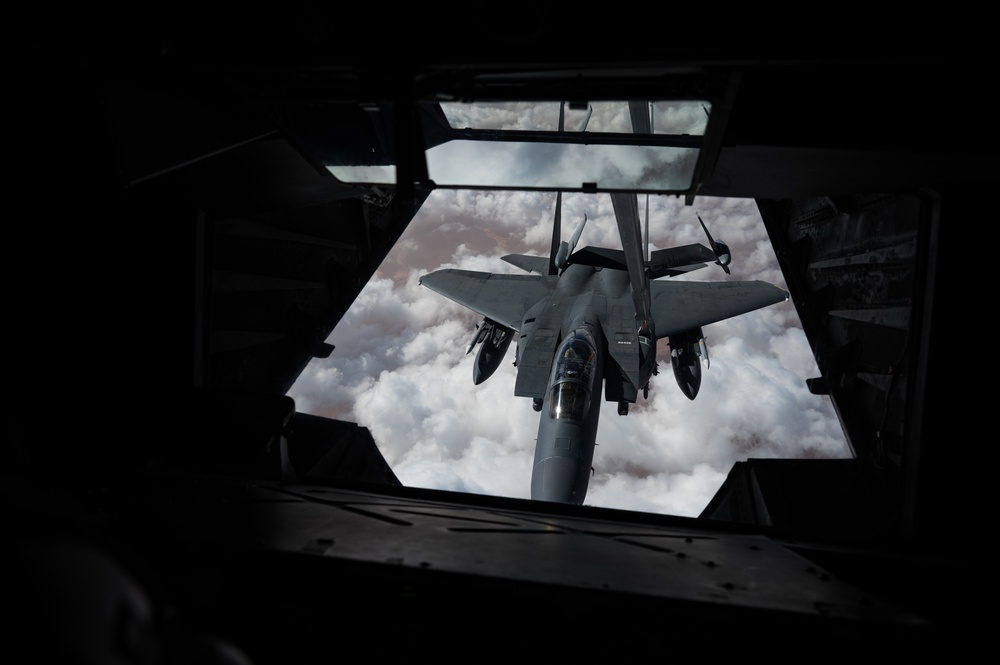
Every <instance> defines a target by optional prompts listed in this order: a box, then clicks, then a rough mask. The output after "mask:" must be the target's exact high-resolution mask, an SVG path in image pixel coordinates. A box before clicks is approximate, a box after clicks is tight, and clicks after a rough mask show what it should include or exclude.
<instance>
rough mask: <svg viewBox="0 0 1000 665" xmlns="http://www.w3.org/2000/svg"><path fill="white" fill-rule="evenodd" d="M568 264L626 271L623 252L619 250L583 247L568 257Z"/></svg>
mask: <svg viewBox="0 0 1000 665" xmlns="http://www.w3.org/2000/svg"><path fill="white" fill-rule="evenodd" d="M570 263H575V264H576V265H580V266H594V267H595V268H610V269H612V270H628V266H626V265H625V252H623V251H622V250H620V249H606V248H604V247H584V248H583V249H581V250H580V251H579V252H576V253H575V254H573V256H571V257H570Z"/></svg>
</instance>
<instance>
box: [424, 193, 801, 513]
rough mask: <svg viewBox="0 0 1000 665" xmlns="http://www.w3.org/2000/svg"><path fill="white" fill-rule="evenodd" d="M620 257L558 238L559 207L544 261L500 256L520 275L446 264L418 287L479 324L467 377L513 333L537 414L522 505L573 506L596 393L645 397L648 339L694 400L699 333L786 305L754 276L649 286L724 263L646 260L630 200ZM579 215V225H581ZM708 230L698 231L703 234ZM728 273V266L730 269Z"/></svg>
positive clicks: (667, 256) (619, 398)
mask: <svg viewBox="0 0 1000 665" xmlns="http://www.w3.org/2000/svg"><path fill="white" fill-rule="evenodd" d="M612 198H613V202H614V204H615V212H616V217H617V218H618V224H619V229H620V231H621V237H622V241H623V242H622V245H623V249H622V250H612V249H605V248H594V247H586V248H584V249H582V250H580V251H577V252H574V251H573V250H574V249H575V246H576V243H577V241H578V240H579V237H580V234H581V232H582V230H583V226H584V224H581V225H580V227H579V228H578V229H577V231H576V233H574V236H573V239H572V241H571V242H570V243H566V242H562V243H560V242H559V225H560V224H559V209H560V204H561V196H560V195H557V198H556V216H555V217H556V223H555V225H554V229H553V243H552V246H553V251H552V254H551V256H550V257H549V258H544V257H538V256H528V255H518V254H515V255H507V256H504V257H503V260H504V261H506V262H508V263H510V264H512V265H515V266H517V267H519V268H521V269H523V270H527V271H529V272H530V273H534V274H529V275H508V274H495V273H486V272H474V271H468V270H456V269H447V270H439V271H437V272H433V273H430V274H428V275H424V276H423V277H422V278H421V280H420V283H421V284H422V285H424V286H426V287H428V288H430V289H432V290H434V291H436V292H437V293H440V294H441V295H443V296H445V297H447V298H450V299H451V300H454V301H455V302H457V303H459V304H461V305H464V306H465V307H468V308H469V309H471V310H473V311H475V312H477V313H478V314H480V315H481V316H483V317H484V320H483V322H482V324H481V325H480V326H477V329H476V331H475V332H474V333H473V336H472V339H471V341H470V343H469V345H468V350H467V353H469V352H471V350H472V348H474V347H475V345H476V344H477V343H482V348H481V349H480V351H479V354H478V356H477V359H476V364H475V367H474V381H475V383H477V384H478V383H481V382H482V381H485V380H486V379H487V378H489V376H490V375H491V374H492V373H493V371H494V370H495V369H496V367H497V366H498V365H499V363H500V360H501V359H502V358H503V355H504V352H505V351H506V348H507V345H508V344H509V343H510V341H511V339H512V338H513V337H514V335H515V332H516V335H517V350H516V354H515V361H514V364H515V365H516V367H517V378H516V380H515V385H514V394H515V395H517V396H522V397H531V398H532V400H533V407H534V408H535V410H536V411H540V412H541V416H540V420H539V425H538V439H537V441H536V444H535V459H534V467H533V470H532V476H531V498H532V499H536V500H542V501H555V502H561V503H574V504H582V503H583V501H584V499H585V497H586V495H587V487H588V485H589V482H590V477H591V475H592V473H593V468H592V462H593V457H594V446H595V443H596V440H597V426H598V418H599V416H600V402H601V399H600V391H601V389H602V387H603V389H604V393H605V399H606V400H607V401H613V402H617V403H618V413H619V414H621V415H626V414H627V413H628V405H629V404H631V403H635V401H636V400H637V398H638V395H639V393H640V392H641V393H643V395H644V396H645V395H646V394H647V391H648V388H649V379H650V377H651V376H652V375H653V374H655V373H656V342H657V340H658V339H664V338H669V337H671V336H673V337H674V340H673V343H672V344H671V364H672V366H673V370H674V375H675V378H676V379H677V383H678V386H679V387H680V388H681V390H682V392H684V394H685V395H687V397H688V398H690V399H694V398H695V396H696V395H697V393H698V389H699V387H700V384H701V363H705V364H706V366H707V361H708V354H707V348H706V346H705V338H704V335H703V334H702V331H701V327H702V326H705V325H708V324H710V323H714V322H716V321H721V320H723V319H728V318H731V317H734V316H738V315H740V314H744V313H747V312H751V311H753V310H756V309H760V308H762V307H766V306H768V305H772V304H775V303H778V302H782V301H784V300H787V298H788V294H787V293H786V292H785V291H784V290H782V289H780V288H778V287H776V286H774V285H772V284H768V283H766V282H762V281H722V282H693V281H672V280H658V278H659V277H670V276H676V275H680V274H684V273H687V272H690V271H692V270H696V269H699V268H703V267H705V266H706V265H707V264H708V263H717V264H719V265H720V266H723V267H725V264H727V263H728V262H729V251H728V247H726V246H725V244H724V243H722V242H721V241H719V242H717V241H714V240H712V239H711V236H710V235H709V240H710V243H711V244H712V246H713V249H709V248H707V247H705V246H704V245H700V244H693V245H685V246H683V247H674V248H670V249H665V250H658V251H655V252H653V253H652V254H651V255H650V257H649V260H644V256H643V254H644V252H643V250H642V249H641V246H640V237H641V232H640V231H639V222H638V213H637V206H636V197H635V195H634V194H613V195H612ZM585 222H586V218H584V223H585ZM706 231H707V229H706ZM727 272H728V269H727Z"/></svg>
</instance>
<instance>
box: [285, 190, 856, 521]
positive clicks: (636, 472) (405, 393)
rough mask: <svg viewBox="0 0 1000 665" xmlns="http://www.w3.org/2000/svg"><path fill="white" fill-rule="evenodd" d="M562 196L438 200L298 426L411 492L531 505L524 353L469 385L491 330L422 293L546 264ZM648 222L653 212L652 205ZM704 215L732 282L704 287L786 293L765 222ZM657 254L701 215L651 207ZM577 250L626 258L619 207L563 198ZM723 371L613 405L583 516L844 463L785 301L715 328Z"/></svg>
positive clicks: (649, 506) (692, 233) (313, 391)
mask: <svg viewBox="0 0 1000 665" xmlns="http://www.w3.org/2000/svg"><path fill="white" fill-rule="evenodd" d="M554 200H555V197H554V195H553V194H550V193H544V192H471V191H463V190H458V191H456V190H450V191H443V190H438V191H435V192H434V193H433V194H432V195H431V197H429V198H428V200H427V202H426V203H425V204H424V206H423V208H422V209H421V210H420V212H419V213H418V214H417V216H416V217H415V218H414V220H413V221H412V222H411V224H410V227H409V228H408V229H407V231H406V233H405V234H404V237H403V239H402V240H401V241H400V242H399V243H398V244H397V246H396V248H394V249H393V251H392V252H391V253H390V255H389V257H388V258H387V259H386V261H385V263H384V264H383V266H382V267H381V268H380V270H379V271H378V273H377V274H376V275H375V277H374V278H373V279H372V280H371V281H370V282H369V283H368V285H367V286H366V287H365V288H364V290H363V291H362V292H361V294H360V295H359V297H358V298H357V300H356V301H355V303H354V305H353V307H352V308H351V309H350V311H349V312H348V313H347V315H346V316H345V317H344V319H343V320H342V321H341V323H340V325H338V327H337V328H336V330H334V332H333V334H332V335H331V336H330V339H329V341H330V343H332V344H334V345H335V346H336V349H335V351H334V353H333V354H332V355H331V356H330V357H329V358H326V359H317V360H314V361H313V362H312V363H311V364H310V365H309V366H308V367H307V368H306V370H305V371H303V373H302V375H301V376H300V378H299V380H298V381H297V382H296V384H295V385H294V386H293V387H292V389H291V390H290V391H289V394H290V395H291V396H292V397H293V398H294V399H295V401H296V407H297V409H298V410H299V411H302V412H306V413H313V414H316V415H322V416H327V417H332V418H339V419H344V420H350V421H354V422H357V423H358V424H360V425H362V426H365V427H367V428H369V429H370V430H371V432H372V435H373V437H374V439H375V441H376V443H377V444H378V445H379V448H380V450H381V451H382V453H383V455H384V456H385V457H386V460H387V461H388V463H389V464H390V466H392V468H393V470H394V472H395V473H396V475H397V476H398V477H399V479H400V480H401V482H403V484H405V485H410V486H415V487H428V488H436V489H446V490H455V491H462V492H473V493H481V494H492V495H499V496H512V497H519V498H527V497H528V496H529V492H530V477H531V465H532V455H533V451H534V444H535V437H536V436H537V430H538V414H537V413H535V412H534V411H533V410H532V409H531V400H528V399H526V398H518V397H515V396H514V381H515V378H516V369H515V368H514V367H513V364H512V363H513V358H514V351H513V348H511V349H510V350H509V351H508V354H507V357H506V358H505V359H504V361H503V362H502V363H501V366H500V368H499V369H498V370H497V372H496V374H494V375H493V376H492V377H491V378H490V379H489V380H488V381H487V382H485V383H484V384H482V385H479V386H475V385H473V383H472V365H473V362H474V360H475V352H473V353H472V354H469V355H466V354H465V349H466V346H467V344H468V342H469V338H470V336H471V334H472V331H473V329H474V326H475V324H476V323H478V322H479V317H478V316H477V315H476V314H474V313H473V312H471V311H469V310H467V309H465V308H463V307H461V306H460V305H457V304H456V303H453V302H452V301H450V300H448V299H447V298H444V297H443V296H440V295H438V294H436V293H434V292H432V291H430V289H427V288H424V287H422V286H420V285H419V284H418V280H419V277H420V276H421V275H422V274H426V273H429V272H432V271H434V270H437V269H439V268H442V267H459V268H463V269H469V270H483V271H490V272H504V273H518V272H519V271H518V270H517V269H516V268H514V267H513V266H511V265H508V264H506V263H504V262H502V261H501V260H500V258H499V257H500V256H502V255H504V254H508V253H529V254H536V255H539V256H545V255H547V253H548V251H549V243H550V238H551V223H552V211H553V208H554ZM639 209H640V215H642V214H643V211H644V210H645V200H644V197H640V202H639ZM697 211H698V212H699V213H700V214H701V216H702V218H703V219H704V220H705V222H706V223H707V224H708V225H709V228H710V230H711V231H712V234H713V235H714V236H715V237H716V238H717V239H720V238H721V239H724V240H726V241H727V242H728V243H729V245H730V247H731V248H732V250H733V264H732V266H731V267H732V271H733V275H732V276H726V275H725V274H724V273H723V272H722V271H721V270H720V269H719V268H718V267H716V266H709V267H708V268H706V269H704V270H701V271H698V272H696V273H694V274H693V275H691V276H689V277H686V279H687V278H690V279H698V280H724V279H764V280H765V281H769V282H772V283H774V284H777V285H778V286H781V287H783V288H784V286H785V285H784V282H783V280H782V277H781V272H780V270H779V269H778V267H777V263H776V261H775V259H774V255H773V252H772V251H771V248H770V244H769V242H768V240H767V235H766V232H765V230H764V228H763V224H762V223H761V221H760V216H759V213H758V212H757V208H756V205H755V204H754V203H753V201H751V200H737V199H732V200H729V199H719V200H715V199H699V200H698V201H697ZM650 212H651V215H650V244H651V247H652V248H665V247H670V246H675V245H681V244H687V243H693V242H702V243H704V242H705V236H704V231H703V230H702V229H701V225H700V224H699V223H698V220H697V218H696V217H695V210H694V209H692V208H690V207H685V206H684V205H683V202H682V201H680V200H679V199H677V198H676V197H666V196H654V197H650ZM584 214H587V216H588V222H587V227H586V230H585V231H584V234H583V238H582V240H581V245H595V246H605V247H620V241H619V240H618V230H617V224H616V223H615V220H614V211H613V208H612V206H611V201H610V197H608V196H606V195H603V196H601V195H596V196H595V195H582V194H567V195H564V198H563V231H562V236H563V238H564V239H565V238H568V237H569V236H570V235H571V234H572V232H573V230H574V229H575V228H576V226H577V224H578V223H579V221H580V220H582V219H583V215H584ZM704 332H705V334H706V336H707V338H708V344H709V353H710V357H711V367H710V368H709V369H707V370H705V371H704V372H703V379H702V387H701V392H700V393H699V395H698V398H697V399H696V400H694V401H691V400H688V399H687V398H686V397H685V396H684V395H683V394H682V393H681V392H680V390H679V389H678V388H677V386H676V383H675V381H674V377H673V373H672V371H671V369H670V359H669V349H668V347H667V344H666V343H665V342H664V341H663V340H661V341H660V343H659V347H658V360H659V368H660V373H659V375H658V376H656V377H654V378H653V381H652V386H651V390H650V395H649V399H648V400H643V399H642V398H641V397H640V400H639V402H638V403H637V404H635V405H633V406H632V409H631V412H630V414H629V415H628V416H625V417H622V416H619V415H618V414H617V408H616V405H615V404H613V403H609V402H603V403H602V412H601V421H600V425H599V429H598V434H597V443H598V447H597V449H596V452H595V455H594V476H593V478H592V480H591V483H590V488H589V491H588V496H587V501H586V503H588V504H590V505H597V506H607V507H614V508H623V509H629V510H640V511H647V512H656V513H667V514H674V515H687V516H695V515H697V514H698V513H700V512H701V510H702V509H703V508H704V507H705V505H706V504H707V503H708V501H709V500H710V499H711V497H712V496H713V495H714V493H715V491H716V490H717V489H718V487H719V486H720V485H721V483H722V482H723V480H724V479H725V477H726V475H727V474H728V473H729V470H730V469H731V468H732V465H733V463H734V462H736V461H740V460H745V459H748V458H761V457H769V458H803V457H809V458H817V457H822V458H830V457H848V456H849V454H850V453H849V449H848V446H847V444H846V442H845V439H844V435H843V432H842V430H841V427H840V424H839V421H838V420H837V417H836V415H835V413H834V410H833V408H832V405H831V403H830V402H829V400H828V398H825V397H817V396H815V395H812V394H810V393H809V391H808V390H807V388H806V384H805V380H806V379H807V378H810V377H813V376H818V370H817V369H816V366H815V362H814V360H813V356H812V353H811V350H810V348H809V344H808V342H807V340H806V337H805V335H804V333H803V332H802V330H801V327H800V326H799V324H798V319H797V316H796V315H795V310H794V307H793V305H792V304H791V303H790V302H786V303H781V304H778V305H774V306H772V307H769V308H766V309H763V310H759V311H757V312H752V313H750V314H746V315H744V316H740V317H736V318H734V319H729V320H727V321H722V322H719V323H716V324H713V325H711V326H707V327H706V328H705V329H704Z"/></svg>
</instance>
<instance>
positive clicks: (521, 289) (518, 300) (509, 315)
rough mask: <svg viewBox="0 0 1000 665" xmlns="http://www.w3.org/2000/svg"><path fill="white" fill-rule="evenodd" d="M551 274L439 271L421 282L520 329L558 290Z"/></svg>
mask: <svg viewBox="0 0 1000 665" xmlns="http://www.w3.org/2000/svg"><path fill="white" fill-rule="evenodd" d="M557 279H558V278H556V277H550V276H548V275H496V274H493V273H489V272H476V271H473V270H455V269H447V270H438V271H437V272H432V273H431V274H429V275H424V276H423V277H421V278H420V283H421V284H422V285H424V286H426V287H427V288H429V289H431V290H432V291H436V292H437V293H440V294H441V295H443V296H445V297H446V298H450V299H451V300H454V301H455V302H457V303H458V304H460V305H464V306H466V307H468V308H469V309H471V310H472V311H474V312H477V313H479V314H481V315H482V316H485V317H488V318H490V319H493V320H494V321H496V322H497V323H500V324H502V325H504V326H507V327H508V328H512V329H514V330H518V329H520V327H521V321H522V319H523V318H524V313H525V312H527V311H528V309H529V308H531V306H532V305H534V304H535V303H537V302H538V301H539V300H542V299H543V298H547V297H548V296H549V295H550V294H551V293H552V290H553V289H554V288H555V283H556V280H557Z"/></svg>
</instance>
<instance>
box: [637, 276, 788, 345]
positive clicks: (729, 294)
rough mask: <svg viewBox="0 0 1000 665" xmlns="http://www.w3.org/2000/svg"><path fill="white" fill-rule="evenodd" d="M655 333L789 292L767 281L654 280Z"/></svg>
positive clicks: (688, 326)
mask: <svg viewBox="0 0 1000 665" xmlns="http://www.w3.org/2000/svg"><path fill="white" fill-rule="evenodd" d="M650 290H651V295H652V305H651V308H652V310H653V321H655V322H656V336H657V337H658V338H662V337H668V336H670V335H675V334H677V333H681V332H685V331H687V330H693V329H695V328H699V327H701V326H707V325H708V324H710V323H715V322H716V321H722V320H723V319H729V318H732V317H734V316H739V315H740V314H746V313H747V312H752V311H754V310H755V309H760V308H762V307H767V306H768V305H773V304H775V303H779V302H784V301H785V300H788V293H786V292H785V291H784V290H782V289H779V288H778V287H777V286H774V285H773V284H768V283H767V282H761V281H756V282H660V281H657V282H653V283H652V284H651V285H650Z"/></svg>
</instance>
